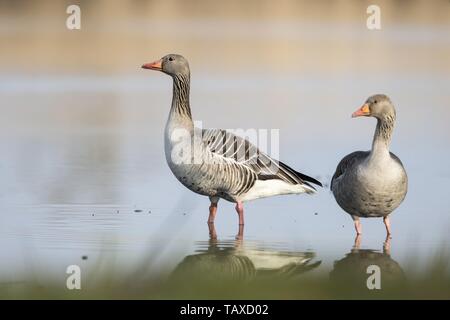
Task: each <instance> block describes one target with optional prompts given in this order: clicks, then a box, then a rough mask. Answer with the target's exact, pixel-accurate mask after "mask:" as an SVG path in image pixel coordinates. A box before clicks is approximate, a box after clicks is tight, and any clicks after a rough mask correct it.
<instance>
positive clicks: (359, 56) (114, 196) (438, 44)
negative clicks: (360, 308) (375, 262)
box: [0, 0, 450, 298]
mask: <svg viewBox="0 0 450 320" xmlns="http://www.w3.org/2000/svg"><path fill="white" fill-rule="evenodd" d="M71 4H76V5H79V7H80V9H81V29H80V30H69V29H67V28H66V19H67V18H68V17H69V14H68V13H66V9H67V7H68V6H69V5H71ZM371 4H376V5H378V6H379V7H380V9H381V30H369V29H368V28H367V26H366V20H367V18H368V17H369V14H368V13H366V10H367V7H368V6H369V5H371ZM449 31H450V2H449V1H447V0H441V1H439V0H436V1H425V0H423V1H401V0H397V1H375V2H374V1H331V0H330V1H314V2H312V1H295V0H282V1H262V0H261V1H254V0H251V1H245V2H243V1H234V0H232V1H226V2H219V1H194V0H189V1H173V0H168V1H142V0H131V1H106V0H103V1H102V0H95V1H46V0H40V1H22V0H21V1H0V101H1V103H0V111H1V117H0V146H1V148H2V149H1V154H2V156H1V161H0V177H1V179H0V241H1V242H2V244H3V246H2V247H1V248H0V260H1V261H2V263H1V265H0V293H1V296H2V297H24V296H26V295H25V293H24V291H21V289H23V288H25V289H27V288H30V287H33V286H34V285H35V284H36V283H38V284H39V286H38V287H39V288H53V286H56V287H58V286H59V287H58V288H60V289H64V284H65V279H66V278H67V274H66V273H65V271H66V268H67V266H68V265H72V264H76V265H80V266H81V267H82V270H83V274H85V275H87V276H90V277H91V278H95V277H98V275H99V274H104V273H105V272H103V271H102V272H100V271H99V270H103V269H102V268H103V267H104V268H106V269H107V270H109V271H110V273H111V274H112V278H113V279H114V280H118V279H120V280H123V279H128V278H127V277H131V278H132V279H133V280H135V281H136V282H139V283H141V284H142V281H141V279H142V277H143V276H144V275H145V276H147V275H152V276H153V277H154V278H155V279H166V278H167V277H168V274H170V273H171V272H172V270H177V268H176V266H177V265H178V264H180V263H181V262H182V261H185V257H189V256H190V255H193V254H196V253H200V254H204V253H205V252H207V253H208V254H212V256H213V259H212V261H215V260H214V259H216V258H217V255H218V254H219V257H222V255H223V253H224V252H223V251H224V250H225V252H226V254H227V256H230V255H231V256H239V257H242V256H245V257H247V258H248V259H250V261H252V262H251V264H252V265H253V269H254V270H268V269H271V270H278V271H279V270H281V269H280V268H282V267H285V266H286V265H290V266H291V263H294V264H295V265H296V266H299V265H300V266H305V264H307V265H308V266H309V265H312V266H313V267H312V268H309V267H308V268H306V269H305V268H300V269H301V270H300V273H302V272H303V271H304V270H308V274H314V273H318V274H328V273H330V272H331V271H332V270H334V269H335V263H336V261H340V259H343V258H344V257H347V255H348V254H349V252H351V250H352V248H353V240H354V239H353V237H354V231H353V223H352V220H351V219H350V217H349V216H348V215H347V214H346V213H344V212H343V211H342V210H341V209H340V208H339V207H338V205H337V204H336V202H335V201H334V199H333V197H332V194H331V193H330V191H329V188H328V185H329V181H330V179H331V176H332V174H333V172H334V169H335V167H336V165H337V163H338V162H339V160H340V159H341V158H342V157H343V156H344V155H346V154H348V153H350V152H352V151H355V150H367V149H369V148H370V146H371V141H372V135H373V131H374V128H375V121H373V119H353V120H352V119H350V114H351V113H352V112H353V111H354V110H356V108H357V107H359V106H360V105H361V104H362V103H363V102H364V101H365V99H366V98H367V97H368V96H369V95H371V94H374V93H385V94H387V95H389V96H390V97H391V99H392V101H393V102H394V105H395V106H396V109H397V116H398V117H397V118H398V120H397V125H396V129H395V132H394V137H393V142H392V146H391V150H392V151H393V152H394V153H396V154H397V155H398V156H399V157H400V158H401V159H402V161H403V163H404V165H405V167H406V170H407V172H408V175H409V179H410V180H409V193H408V196H407V198H406V200H405V202H404V203H403V204H402V205H401V206H400V207H399V208H398V209H397V210H396V211H395V212H394V214H393V216H392V224H393V232H394V238H393V239H392V243H391V244H390V250H389V252H390V253H389V258H391V257H392V258H393V259H394V260H395V263H396V264H398V265H399V266H400V267H401V269H402V270H403V271H402V273H406V274H415V273H417V272H419V271H421V272H425V271H424V270H429V269H428V268H429V264H430V263H431V264H432V265H433V266H435V259H438V261H439V263H438V265H439V268H441V269H442V270H444V271H445V272H444V273H445V274H446V275H447V276H448V253H449V251H448V244H449V240H450V238H449V235H448V230H449V226H450V209H449V208H450V206H449V205H450V199H449V197H448V185H449V182H450V169H449V166H448V163H449V161H450V150H449V144H448V141H449V138H450V127H449V125H448V124H449V120H450V119H449V118H450V117H449V113H450V112H449V106H450V90H449V89H450V87H449V85H450V34H449ZM168 53H179V54H182V55H183V56H185V57H186V58H187V59H188V60H189V63H190V67H191V80H192V84H191V107H192V112H193V117H194V119H196V120H200V121H202V124H203V127H219V128H225V129H227V128H230V129H237V128H242V129H251V128H256V129H260V128H262V129H280V159H281V160H283V161H284V162H286V163H287V164H289V165H290V166H292V167H293V168H295V169H297V170H299V171H301V172H303V173H306V174H308V175H311V176H314V177H316V178H318V179H319V180H321V181H322V182H323V183H324V184H325V188H323V189H322V190H320V191H319V193H318V194H317V195H315V196H311V197H310V196H285V197H276V198H270V199H263V200H258V201H255V202H251V203H249V204H248V205H247V206H246V229H245V232H243V237H242V236H241V237H238V238H239V244H238V245H236V243H235V240H234V239H235V236H236V234H238V233H239V232H238V230H237V217H236V214H235V212H234V209H233V205H232V204H230V203H227V202H225V201H221V202H220V203H219V213H218V218H217V222H216V228H217V231H216V233H217V238H218V240H214V242H213V243H210V242H209V241H210V240H209V238H210V232H211V230H208V228H207V225H206V219H207V213H208V212H207V207H208V205H209V202H208V199H207V198H206V197H201V196H199V195H196V194H193V193H191V192H190V191H189V190H187V189H185V188H184V187H183V186H182V185H181V184H179V183H178V181H177V180H176V179H175V178H174V177H173V175H172V173H171V172H170V170H169V169H168V167H167V165H166V163H165V157H164V152H163V130H164V126H165V121H166V119H167V115H168V112H169V107H170V103H171V97H172V94H171V89H172V88H171V79H170V77H168V76H166V75H164V74H161V73H154V72H149V71H147V70H142V69H141V68H140V66H141V65H142V64H143V63H146V62H150V61H154V60H156V59H159V58H160V57H162V56H163V55H165V54H168ZM363 228H364V238H363V239H362V244H361V248H362V249H363V250H372V251H376V252H378V253H379V254H382V248H383V242H384V233H385V230H384V227H383V224H382V221H381V220H379V219H370V220H364V221H363ZM217 241H218V242H217ZM241 242H242V243H241ZM245 246H246V247H245ZM230 248H234V249H230ZM242 248H245V250H244V249H242ZM255 251H256V254H255ZM261 256H262V257H263V258H261ZM350 256H351V260H352V261H357V262H358V263H359V262H361V261H362V262H361V263H362V264H363V265H365V264H366V263H367V259H368V257H369V258H370V259H371V258H372V257H373V255H372V254H368V253H367V252H366V253H364V254H363V255H362V256H361V259H359V258H358V257H359V256H358V255H356V258H355V255H350ZM202 257H204V256H202ZM208 257H209V256H208ZM220 259H221V258H220ZM220 259H219V260H220ZM261 259H262V260H264V261H275V262H273V263H269V265H264V266H260V264H258V263H259V261H260V260H261ZM358 259H359V260H358ZM377 259H378V258H377ZM188 260H190V261H191V260H192V259H188ZM206 260H208V261H211V260H210V259H209V258H207V259H206ZM105 261H106V262H105ZM220 261H222V260H220ZM245 261H247V260H245ZM247 262H248V261H247ZM247 262H246V263H247ZM318 262H320V263H319V264H317V263H318ZM210 263H211V262H210ZM213 264H214V263H213ZM258 266H260V267H258ZM396 266H397V265H396ZM205 268H213V269H211V270H216V269H214V267H211V266H210V267H205ZM395 268H397V267H395ZM395 268H394V269H395ZM193 269H194V270H197V268H193ZM253 269H252V270H253ZM285 269H286V268H285ZM285 269H282V270H285ZM288 269H289V270H291V271H292V270H297V271H298V270H299V269H298V268H294V269H292V268H288ZM441 269H439V270H441ZM199 270H204V269H202V268H200V269H199ZM207 270H209V269H207ZM278 271H277V272H278ZM297 271H296V272H297ZM246 272H247V271H246ZM255 272H256V271H252V272H250V273H244V276H245V275H248V274H252V275H254V274H255ZM427 272H428V271H427ZM178 274H179V272H178ZM333 274H335V275H336V274H339V273H338V272H334V273H333ZM241 276H242V275H241ZM447 279H448V278H447ZM83 283H85V285H87V286H91V287H94V284H92V283H91V282H89V281H85V282H83ZM127 283H128V282H127ZM151 283H153V282H151ZM268 285H271V284H268ZM258 286H261V284H260V283H258ZM258 286H255V287H254V288H259V287H258ZM324 286H325V287H324V291H323V294H322V293H321V292H320V290H318V291H314V295H312V296H311V295H308V291H301V290H300V289H299V288H298V287H293V288H291V287H289V288H290V289H289V290H290V291H289V294H285V295H280V296H277V295H275V296H273V297H275V298H279V297H283V298H296V297H334V296H333V294H334V293H333V294H326V292H327V291H326V290H327V288H328V287H327V285H324ZM263 287H264V286H263ZM25 289H24V290H25ZM284 289H285V288H280V290H281V291H283V290H284ZM441 289H442V288H441ZM441 289H440V290H437V291H438V293H436V294H435V297H442V296H444V297H447V298H448V297H449V292H450V290H449V288H448V286H447V287H445V288H444V289H445V290H444V289H442V290H441ZM85 290H87V291H88V289H85ZM130 290H131V291H130V292H133V293H134V292H136V291H134V289H130ZM205 290H206V291H205ZM25 291H26V290H25ZM64 292H66V293H67V294H68V295H69V296H68V297H69V298H70V297H71V296H70V294H71V292H69V291H68V290H66V291H64ZM84 292H86V291H84ZM88 292H89V291H88ZM91 292H94V291H91ZM143 292H144V295H145V294H146V293H145V292H146V291H145V290H144V291H143ZM207 292H208V291H207V289H205V288H203V287H202V289H198V291H196V294H198V295H194V293H193V292H189V291H188V292H186V295H185V297H197V296H201V295H202V294H206V293H207ZM257 292H259V291H258V290H253V291H252V290H249V291H248V292H247V294H248V296H246V297H256V293H257ZM333 292H334V291H333ZM311 294H312V293H311ZM402 294H404V292H400V293H399V295H400V296H402ZM439 294H441V296H439ZM94 296H96V295H94ZM98 296H101V297H104V296H105V295H104V293H103V292H102V293H98V295H97V296H96V297H98ZM130 296H132V294H131V293H130ZM147 296H148V297H154V295H150V294H149V293H148V294H147ZM231 296H232V297H236V296H233V295H231ZM336 296H337V297H342V296H339V294H336ZM166 297H174V294H173V291H170V290H169V291H167V295H166ZM217 297H224V296H223V295H220V294H218V295H217ZM227 297H228V296H227ZM368 297H369V298H370V297H371V296H370V295H369V296H368Z"/></svg>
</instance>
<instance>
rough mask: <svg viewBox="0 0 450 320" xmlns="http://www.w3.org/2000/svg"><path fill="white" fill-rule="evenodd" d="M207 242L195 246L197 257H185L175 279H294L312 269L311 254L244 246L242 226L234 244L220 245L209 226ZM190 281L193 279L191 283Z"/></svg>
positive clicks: (316, 264) (212, 228)
mask: <svg viewBox="0 0 450 320" xmlns="http://www.w3.org/2000/svg"><path fill="white" fill-rule="evenodd" d="M209 233H210V239H209V241H200V242H197V246H198V247H199V250H197V252H199V253H197V254H193V255H188V256H186V257H185V258H184V259H183V261H181V262H180V263H179V264H178V266H177V267H176V268H175V270H174V272H173V273H172V276H173V277H174V278H179V277H182V278H184V279H185V278H186V276H192V277H193V278H201V279H203V280H205V281H210V280H218V279H219V280H220V279H222V280H252V279H255V278H260V277H288V278H291V277H295V276H298V275H300V274H302V273H305V272H307V271H310V270H312V269H314V268H317V267H318V266H319V265H320V263H321V261H317V262H313V261H312V260H313V259H314V257H315V253H314V252H291V251H282V250H277V249H274V248H268V247H264V246H262V245H261V244H258V243H245V242H244V240H243V233H244V226H243V225H240V226H239V232H238V234H237V236H236V238H235V240H228V241H219V240H217V234H216V230H215V227H214V224H209ZM193 278H192V279H193Z"/></svg>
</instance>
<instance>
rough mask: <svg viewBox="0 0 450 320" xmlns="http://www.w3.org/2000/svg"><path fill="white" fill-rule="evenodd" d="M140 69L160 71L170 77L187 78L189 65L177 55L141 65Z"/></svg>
mask: <svg viewBox="0 0 450 320" xmlns="http://www.w3.org/2000/svg"><path fill="white" fill-rule="evenodd" d="M142 68H143V69H150V70H157V71H162V72H164V73H166V74H168V75H170V76H171V77H175V76H184V77H189V63H188V62H187V60H186V58H184V57H183V56H182V55H179V54H168V55H166V56H164V57H162V58H161V59H159V60H157V61H155V62H151V63H146V64H144V65H142Z"/></svg>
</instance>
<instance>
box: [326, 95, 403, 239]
mask: <svg viewBox="0 0 450 320" xmlns="http://www.w3.org/2000/svg"><path fill="white" fill-rule="evenodd" d="M360 116H366V117H375V118H376V119H377V128H376V130H375V135H374V138H373V143H372V150H370V151H356V152H353V153H350V154H349V155H347V156H345V157H344V158H343V159H342V160H341V162H339V164H338V166H337V168H336V172H335V173H334V175H333V178H332V180H331V190H332V191H333V195H334V197H335V198H336V201H337V203H338V204H339V206H340V207H341V208H342V209H344V210H345V211H346V212H347V213H349V214H350V215H351V216H352V218H353V220H354V222H355V229H356V233H357V234H361V222H360V221H359V217H364V218H371V217H383V221H384V224H385V226H386V231H387V234H388V236H390V234H391V227H390V222H389V214H390V213H391V212H392V211H394V210H395V209H396V208H397V207H398V206H399V205H400V203H401V202H402V201H403V199H404V198H405V196H406V192H407V189H408V177H407V175H406V171H405V168H403V164H402V162H401V161H400V159H399V158H398V157H397V156H396V155H395V154H393V153H391V152H389V144H390V142H391V136H392V131H393V129H394V123H395V109H394V106H393V105H392V103H391V100H390V99H389V98H388V97H387V96H386V95H384V94H377V95H373V96H371V97H369V98H368V99H367V101H366V102H365V103H364V105H363V106H362V107H361V108H360V109H358V110H357V111H355V112H354V113H353V114H352V117H353V118H354V117H360Z"/></svg>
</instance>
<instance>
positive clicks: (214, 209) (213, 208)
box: [208, 198, 219, 224]
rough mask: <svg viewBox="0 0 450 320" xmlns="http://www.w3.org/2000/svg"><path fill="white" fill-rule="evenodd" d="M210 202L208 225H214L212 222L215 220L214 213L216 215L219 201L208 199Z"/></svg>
mask: <svg viewBox="0 0 450 320" xmlns="http://www.w3.org/2000/svg"><path fill="white" fill-rule="evenodd" d="M210 200H211V205H210V206H209V218H208V224H214V220H215V219H216V213H217V202H219V199H216V198H210Z"/></svg>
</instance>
